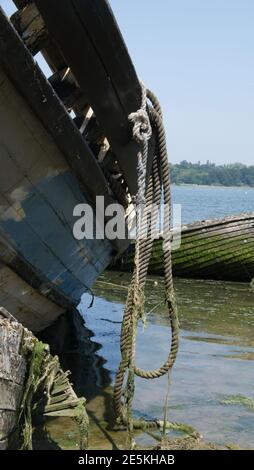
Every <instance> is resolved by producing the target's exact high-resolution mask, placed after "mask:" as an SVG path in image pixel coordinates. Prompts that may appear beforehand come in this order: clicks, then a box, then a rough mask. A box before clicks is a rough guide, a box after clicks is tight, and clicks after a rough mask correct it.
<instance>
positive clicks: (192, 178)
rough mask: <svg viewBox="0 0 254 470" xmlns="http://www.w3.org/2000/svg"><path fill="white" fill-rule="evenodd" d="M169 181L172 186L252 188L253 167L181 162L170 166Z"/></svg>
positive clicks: (238, 164)
mask: <svg viewBox="0 0 254 470" xmlns="http://www.w3.org/2000/svg"><path fill="white" fill-rule="evenodd" d="M171 180H172V183H174V184H204V185H220V186H253V187H254V166H246V165H243V164H242V163H233V164H230V165H215V164H214V163H211V162H209V161H207V162H206V163H205V164H202V163H200V162H198V163H189V162H187V161H186V160H183V161H182V162H180V163H177V164H171Z"/></svg>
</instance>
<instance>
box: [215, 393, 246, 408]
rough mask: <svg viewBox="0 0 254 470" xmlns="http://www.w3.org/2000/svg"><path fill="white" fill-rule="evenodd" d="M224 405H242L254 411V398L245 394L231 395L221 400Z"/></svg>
mask: <svg viewBox="0 0 254 470" xmlns="http://www.w3.org/2000/svg"><path fill="white" fill-rule="evenodd" d="M220 403H221V404H222V405H242V406H244V407H245V408H248V409H249V410H251V411H254V399H253V398H249V397H245V396H243V395H229V396H227V397H226V398H224V399H223V400H221V401H220Z"/></svg>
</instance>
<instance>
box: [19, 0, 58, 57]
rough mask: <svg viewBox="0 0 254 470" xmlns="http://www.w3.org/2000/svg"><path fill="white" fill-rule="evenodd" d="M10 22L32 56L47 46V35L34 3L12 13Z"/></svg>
mask: <svg viewBox="0 0 254 470" xmlns="http://www.w3.org/2000/svg"><path fill="white" fill-rule="evenodd" d="M11 21H12V24H13V26H14V27H15V29H16V30H17V31H18V33H19V34H20V36H21V38H22V40H23V41H24V43H25V45H26V46H27V47H28V49H29V50H30V51H31V53H32V54H33V55H35V54H37V53H38V52H39V51H40V50H41V49H42V48H43V47H46V46H47V44H48V42H49V35H48V32H47V30H46V28H45V23H44V21H43V19H42V17H41V15H40V14H39V12H38V9H37V8H36V6H35V4H34V3H30V4H28V5H26V6H25V7H24V8H23V9H22V10H20V11H17V12H16V13H14V15H12V17H11Z"/></svg>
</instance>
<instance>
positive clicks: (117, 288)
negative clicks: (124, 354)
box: [49, 272, 254, 449]
mask: <svg viewBox="0 0 254 470" xmlns="http://www.w3.org/2000/svg"><path fill="white" fill-rule="evenodd" d="M129 282H130V277H129V275H128V274H122V273H116V272H114V273H111V272H107V273H105V274H104V275H103V276H102V277H101V278H100V279H99V280H98V281H97V283H96V285H95V287H94V289H93V290H94V294H95V299H94V303H93V306H92V308H90V309H87V307H88V306H89V304H90V301H91V297H90V296H89V295H85V296H84V297H83V299H82V302H81V305H80V311H81V312H82V315H83V316H84V318H85V321H86V326H87V327H88V328H89V329H90V330H92V332H93V335H94V336H93V338H92V341H93V344H94V352H95V355H94V357H93V359H92V360H90V361H89V360H88V361H87V363H86V364H83V365H81V364H79V367H81V366H82V367H84V376H85V375H86V374H85V369H86V368H88V367H89V368H90V369H92V370H93V374H91V372H90V373H89V379H87V383H86V384H84V383H82V380H83V381H84V379H82V378H81V379H79V387H80V390H82V392H83V393H85V394H86V396H87V399H88V411H89V414H90V422H91V430H90V448H92V449H100V448H108V449H110V448H112V447H113V448H116V447H119V446H120V447H124V446H125V439H126V437H125V434H124V433H123V432H118V433H116V432H112V431H110V429H109V428H110V427H109V426H108V422H109V423H110V421H111V420H112V408H111V392H112V383H113V380H114V376H115V372H116V369H117V366H118V362H119V334H120V328H121V320H122V315H123V309H124V302H125V298H126V294H127V289H128V285H129ZM175 288H176V294H177V301H178V307H179V317H180V326H181V341H180V351H179V355H178V359H177V362H176V365H175V368H174V371H173V374H172V383H171V385H170V399H169V410H168V419H169V420H170V421H177V422H183V423H187V424H190V425H193V426H194V427H195V428H197V430H198V431H199V432H200V433H201V434H202V435H203V436H204V438H205V440H207V441H212V442H213V443H215V444H218V445H227V444H234V445H239V446H240V447H243V448H253V447H254V392H253V379H254V292H253V291H252V290H251V288H250V287H249V286H248V285H245V284H236V283H234V284H233V283H223V282H210V281H197V280H184V279H176V280H175ZM163 298H164V296H163V280H162V279H161V278H158V277H149V279H148V282H147V289H146V299H147V312H148V316H147V326H146V328H145V330H144V331H143V327H142V326H141V327H140V330H139V335H138V347H137V363H138V365H139V366H140V367H143V368H154V367H157V366H159V365H160V364H161V363H162V362H163V361H164V360H165V358H166V357H167V352H168V347H169V328H168V319H167V312H166V309H165V306H164V304H163ZM81 377H82V376H81ZM136 384H137V386H136V398H135V401H134V412H135V414H136V416H145V417H147V418H149V419H151V418H156V419H162V418H163V406H164V402H165V395H166V392H167V378H161V379H159V380H152V381H144V380H141V379H137V380H136ZM49 429H50V430H51V431H52V433H53V435H54V434H55V435H57V436H58V438H59V437H60V438H61V439H62V440H63V439H64V440H65V447H66V448H70V447H71V448H73V447H75V445H76V444H75V442H76V434H75V431H74V430H73V429H72V425H71V424H70V423H68V422H66V423H64V424H63V421H61V424H60V422H59V420H53V421H51V422H50V423H49ZM63 434H64V435H63ZM61 439H60V440H61ZM137 443H138V444H139V445H141V446H149V445H151V444H153V443H154V442H152V440H151V438H150V437H149V436H147V435H146V434H140V435H138V436H137Z"/></svg>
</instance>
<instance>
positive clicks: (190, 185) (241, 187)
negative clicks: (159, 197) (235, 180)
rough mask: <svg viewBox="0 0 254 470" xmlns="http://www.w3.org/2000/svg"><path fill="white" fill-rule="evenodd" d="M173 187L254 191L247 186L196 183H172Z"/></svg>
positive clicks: (252, 187)
mask: <svg viewBox="0 0 254 470" xmlns="http://www.w3.org/2000/svg"><path fill="white" fill-rule="evenodd" d="M171 184H172V186H177V187H183V188H184V187H194V188H217V189H218V188H224V189H227V188H229V189H230V188H231V189H233V188H235V189H253V190H254V186H247V185H238V186H236V185H234V186H225V185H223V184H194V183H181V184H179V183H171Z"/></svg>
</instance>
